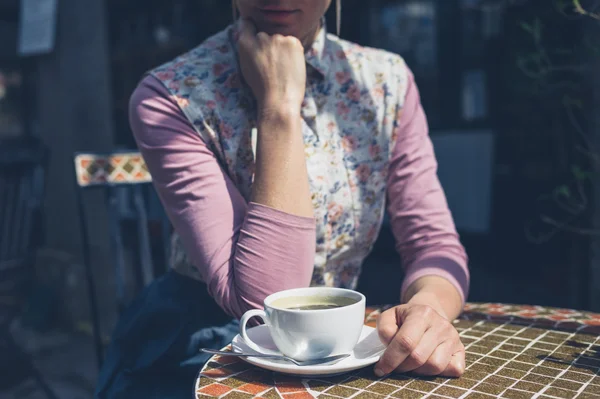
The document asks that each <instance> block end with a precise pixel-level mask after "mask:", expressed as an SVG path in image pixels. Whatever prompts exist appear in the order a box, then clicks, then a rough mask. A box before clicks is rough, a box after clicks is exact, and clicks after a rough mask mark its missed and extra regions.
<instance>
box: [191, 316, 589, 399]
mask: <svg viewBox="0 0 600 399" xmlns="http://www.w3.org/2000/svg"><path fill="white" fill-rule="evenodd" d="M385 308H386V307H382V308H379V309H376V308H370V309H367V314H366V318H365V323H366V324H367V325H371V326H374V325H375V323H376V320H377V317H378V315H379V314H380V313H381V311H382V310H383V309H385ZM455 327H456V329H457V330H458V331H459V333H460V336H461V339H462V341H463V343H464V345H465V347H466V352H467V370H466V371H465V373H464V375H463V376H462V377H461V378H458V379H448V378H419V377H414V376H410V375H392V376H391V377H387V378H385V379H378V378H377V377H375V375H374V374H373V368H372V366H370V367H367V368H365V369H362V370H357V371H355V372H351V373H349V374H345V375H341V376H336V377H331V378H318V379H311V378H304V379H301V378H293V377H289V376H285V375H281V374H277V373H273V372H270V371H266V370H263V369H260V368H257V367H255V366H252V365H250V364H248V363H246V362H244V361H243V360H240V359H237V358H233V357H213V358H212V359H211V360H210V361H209V362H208V363H207V364H206V366H205V367H204V368H203V369H202V370H201V371H200V374H199V377H198V379H197V381H196V386H195V395H196V396H195V397H196V399H202V398H228V399H237V398H240V399H245V398H256V397H259V398H268V399H275V398H283V399H304V398H325V399H332V398H358V399H368V398H374V399H384V398H400V399H418V398H429V399H441V398H468V399H487V398H498V397H500V398H507V399H521V398H523V399H525V398H544V399H546V398H578V399H592V398H600V375H599V374H598V373H599V371H600V342H598V341H599V338H600V337H599V335H600V314H594V313H588V312H579V311H575V310H568V309H553V308H544V307H539V306H517V305H505V304H468V305H467V306H466V309H465V312H464V314H463V315H462V316H461V317H460V318H459V320H456V321H455Z"/></svg>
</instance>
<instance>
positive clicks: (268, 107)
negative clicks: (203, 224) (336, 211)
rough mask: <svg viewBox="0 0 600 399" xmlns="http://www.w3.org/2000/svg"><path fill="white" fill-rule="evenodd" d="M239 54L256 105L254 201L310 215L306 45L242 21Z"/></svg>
mask: <svg viewBox="0 0 600 399" xmlns="http://www.w3.org/2000/svg"><path fill="white" fill-rule="evenodd" d="M239 57H240V68H241V70H242V74H243V77H244V80H245V82H246V83H247V84H248V86H249V87H250V88H251V90H252V92H253V94H254V97H255V98H256V104H257V130H258V137H257V149H256V171H255V177H254V184H253V188H252V201H253V202H256V203H259V204H262V205H266V206H269V207H272V208H275V209H279V210H281V211H284V212H288V213H291V214H294V215H298V216H304V217H313V207H312V203H311V196H310V188H309V184H308V175H307V172H306V159H305V156H304V141H303V138H302V118H301V114H300V110H301V107H302V101H303V100H304V91H305V88H306V63H305V58H304V48H303V46H302V44H301V43H300V41H299V40H298V39H297V38H295V37H291V36H281V35H272V36H270V35H268V34H266V33H262V32H260V33H257V32H256V28H255V27H254V25H253V24H252V22H251V21H248V20H244V21H242V28H241V32H240V38H239Z"/></svg>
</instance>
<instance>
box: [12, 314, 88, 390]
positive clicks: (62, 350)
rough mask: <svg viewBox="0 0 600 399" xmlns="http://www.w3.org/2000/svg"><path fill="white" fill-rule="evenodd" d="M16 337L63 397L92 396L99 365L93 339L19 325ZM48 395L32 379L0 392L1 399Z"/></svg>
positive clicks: (54, 388) (15, 333) (16, 329)
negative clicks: (34, 330)
mask: <svg viewBox="0 0 600 399" xmlns="http://www.w3.org/2000/svg"><path fill="white" fill-rule="evenodd" d="M13 333H14V336H15V337H18V340H19V341H20V342H21V343H22V345H23V347H25V348H26V349H27V350H28V352H29V353H33V354H34V357H35V363H36V365H37V367H38V368H39V369H40V370H41V372H42V374H43V376H44V378H45V379H46V381H47V382H48V384H49V385H50V386H51V387H52V389H53V390H54V391H55V392H56V394H57V396H58V397H59V398H60V399H91V398H92V397H93V392H94V387H95V383H96V367H95V363H94V361H95V359H94V356H93V348H92V341H91V339H90V338H89V337H88V336H85V335H83V334H68V333H64V332H51V333H45V334H36V333H32V332H31V331H25V330H23V329H21V328H19V327H18V326H17V327H16V328H15V329H13ZM45 398H46V396H45V395H44V394H43V392H42V391H41V390H40V389H39V387H38V386H37V384H36V383H35V382H34V381H33V380H32V379H31V380H28V381H25V382H23V383H22V384H20V385H19V386H17V387H15V388H13V389H11V390H10V391H9V392H0V399H45Z"/></svg>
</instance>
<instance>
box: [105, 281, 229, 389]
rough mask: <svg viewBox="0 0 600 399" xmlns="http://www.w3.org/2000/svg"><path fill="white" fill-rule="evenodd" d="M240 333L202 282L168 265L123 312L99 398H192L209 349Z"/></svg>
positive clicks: (113, 338)
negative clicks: (200, 350)
mask: <svg viewBox="0 0 600 399" xmlns="http://www.w3.org/2000/svg"><path fill="white" fill-rule="evenodd" d="M237 333H238V322H237V320H231V317H229V316H227V315H226V314H225V313H224V312H223V311H222V310H221V309H220V308H219V307H218V306H217V305H216V303H215V302H214V300H213V299H212V298H211V297H210V296H209V295H208V292H207V291H206V285H204V284H202V283H200V282H198V281H195V280H193V279H191V278H188V277H185V276H182V275H180V274H178V273H177V272H174V271H170V272H168V273H167V274H165V275H164V276H163V277H161V278H159V279H157V280H156V281H155V282H153V283H152V284H151V285H150V286H148V287H147V288H146V289H145V290H144V291H143V292H142V293H141V294H140V295H139V296H138V297H137V299H135V300H134V301H133V303H132V304H131V305H130V306H129V307H128V308H127V310H126V311H125V312H124V313H123V315H122V316H121V318H120V320H119V322H118V323H117V326H116V328H115V331H114V333H113V336H112V339H111V343H110V345H109V347H108V349H107V352H106V358H105V360H104V364H103V366H102V369H101V370H100V375H99V378H98V385H97V388H96V394H95V396H96V397H97V398H101V399H121V398H127V399H136V398H144V399H150V398H157V399H158V398H160V399H179V398H190V399H191V398H193V396H194V382H195V379H196V377H197V376H198V372H199V371H200V369H201V368H202V366H203V365H204V364H205V363H206V361H207V360H208V359H209V358H210V355H208V354H204V353H200V352H199V349H200V348H205V347H206V348H213V349H220V348H222V347H224V346H226V345H227V344H229V343H230V342H231V340H232V339H233V337H234V336H235V335H236V334H237Z"/></svg>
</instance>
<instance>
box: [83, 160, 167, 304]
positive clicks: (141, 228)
mask: <svg viewBox="0 0 600 399" xmlns="http://www.w3.org/2000/svg"><path fill="white" fill-rule="evenodd" d="M74 161H75V172H76V181H77V186H78V199H79V203H80V206H81V207H82V212H81V216H80V217H81V218H82V219H83V220H82V222H83V223H82V228H83V229H85V230H86V231H87V222H86V220H85V219H86V217H85V213H86V211H85V204H86V201H85V198H84V196H83V191H88V190H103V191H104V192H105V195H106V206H107V211H108V218H109V232H110V239H111V241H112V243H111V245H112V249H113V259H114V266H115V273H116V284H117V300H118V302H119V307H120V308H122V307H123V306H124V305H125V302H126V300H127V297H128V295H127V293H126V288H125V287H126V266H125V251H126V249H127V247H133V248H134V249H135V251H134V255H135V256H137V259H135V261H134V262H135V265H134V270H133V272H134V275H135V278H136V279H137V285H138V288H141V287H143V286H145V285H148V284H149V283H150V282H151V281H152V280H154V279H155V278H156V277H157V276H158V275H159V274H161V273H162V272H164V271H166V265H167V259H168V243H169V235H170V232H171V226H170V223H169V221H168V218H167V217H166V215H165V213H164V212H163V211H162V207H161V206H160V202H159V201H158V197H157V196H156V194H155V192H154V190H153V188H152V186H151V184H150V183H151V182H152V177H151V176H150V173H149V171H148V168H147V166H146V163H145V162H144V159H143V157H142V156H141V154H140V153H139V152H136V151H119V152H114V153H108V154H106V153H78V154H76V155H75V158H74ZM123 229H133V230H135V234H133V236H135V237H136V238H137V242H136V243H135V244H134V245H132V243H131V242H128V239H130V238H131V237H132V235H131V234H124V231H123ZM151 232H152V233H153V234H151ZM155 233H158V236H159V239H160V241H161V243H160V244H161V245H158V247H159V249H158V251H157V250H156V249H157V245H153V243H152V241H153V240H152V238H153V237H152V236H153V235H155ZM84 245H85V246H89V243H84ZM84 251H89V248H84ZM157 252H158V253H157ZM155 260H158V262H155Z"/></svg>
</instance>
